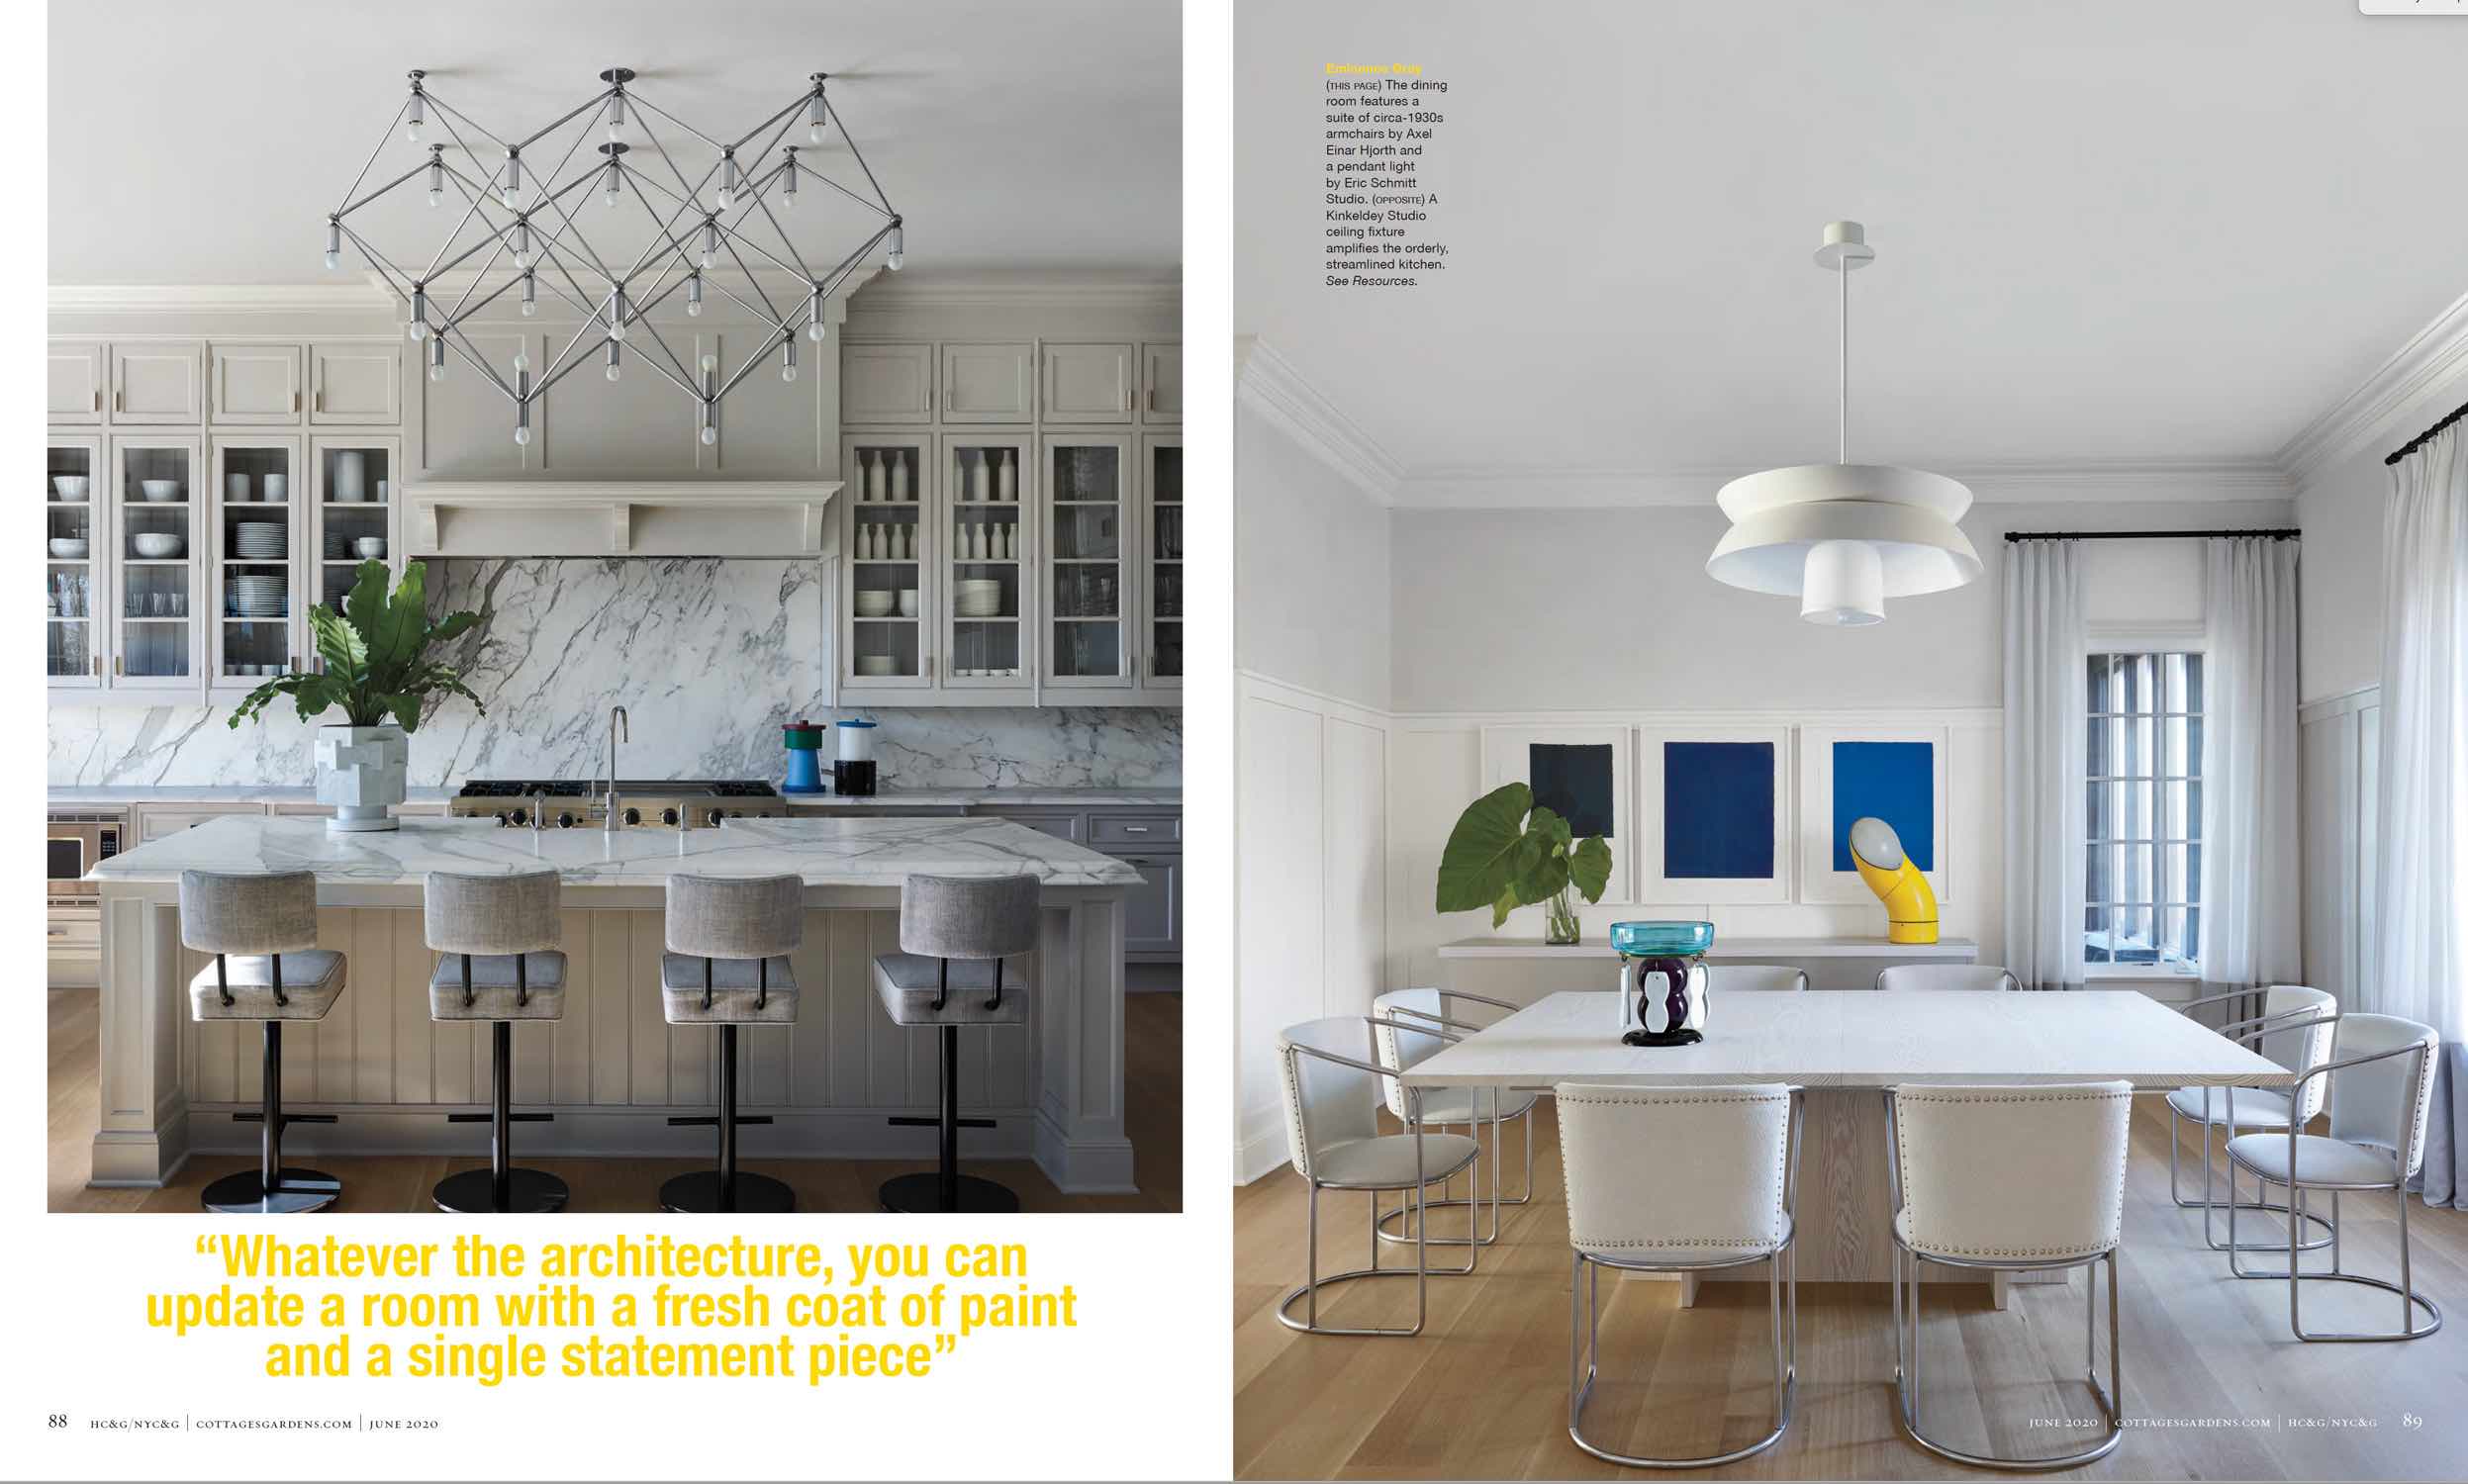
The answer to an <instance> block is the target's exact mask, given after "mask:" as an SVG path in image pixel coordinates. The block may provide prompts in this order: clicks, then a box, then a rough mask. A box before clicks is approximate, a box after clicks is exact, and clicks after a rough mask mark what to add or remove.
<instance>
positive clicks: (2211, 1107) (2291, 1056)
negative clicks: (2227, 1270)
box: [2168, 984, 2339, 1252]
mask: <svg viewBox="0 0 2468 1484" xmlns="http://www.w3.org/2000/svg"><path fill="white" fill-rule="evenodd" d="M2237 1001H2244V1002H2246V1003H2247V1004H2248V1005H2256V1006H2258V1008H2259V1009H2260V1011H2261V1013H2260V1014H2258V1015H2253V1016H2249V1017H2247V1018H2244V1019H2241V1020H2231V1021H2230V1022H2229V1023H2227V1024H2226V1025H2223V1026H2220V1027H2219V1028H2218V1029H2219V1033H2220V1034H2221V1035H2222V1036H2225V1037H2227V1038H2228V1039H2229V1040H2231V1041H2234V1042H2236V1043H2237V1044H2238V1045H2240V1046H2243V1047H2244V1048H2245V1049H2246V1050H2248V1051H2251V1052H2253V1053H2255V1054H2257V1055H2259V1056H2264V1057H2268V1058H2270V1059H2271V1060H2272V1061H2274V1062H2277V1063H2278V1064H2280V1065H2281V1066H2282V1067H2287V1068H2288V1069H2289V1070H2290V1071H2303V1070H2304V1069H2305V1068H2306V1067H2312V1066H2314V1065H2316V1064H2318V1063H2321V1062H2325V1061H2327V1060H2329V1058H2330V1044H2331V1034H2332V1028H2333V1027H2334V1026H2336V1025H2337V1024H2338V1021H2339V1001H2338V1000H2337V999H2335V998H2333V997H2332V996H2331V995H2329V994H2327V993H2326V992H2324V991H2323V990H2320V989H2312V988H2308V987H2307V986H2305V985H2303V984H2272V985H2268V986H2266V987H2264V988H2259V989H2231V990H2230V991H2229V992H2227V993H2226V994H2206V995H2204V996H2203V997H2202V998H2200V999H2195V1000H2188V1001H2187V1002H2186V1003H2184V1004H2183V1005H2181V1006H2179V1007H2178V1008H2179V1010H2180V1011H2181V1012H2182V1013H2183V1014H2184V1015H2185V1017H2186V1018H2187V1019H2189V1020H2193V1021H2196V1022H2200V1021H2201V1019H2202V1017H2201V1016H2200V1015H2198V1014H2196V1013H2195V1012H2196V1011H2198V1010H2200V1009H2202V1008H2203V1007H2205V1006H2207V1005H2232V1004H2234V1003H2235V1002H2237ZM2298 1091H2299V1089H2298V1088H2296V1087H2293V1086H2292V1087H2290V1088H2289V1089H2288V1090H2287V1091H2285V1092H2280V1091H2274V1090H2271V1089H2268V1088H2263V1087H2238V1088H2236V1089H2235V1093H2236V1098H2235V1102H2234V1103H2231V1098H2230V1097H2229V1095H2228V1092H2227V1090H2226V1089H2223V1088H2220V1087H2179V1088H2177V1089H2176V1090H2175V1091H2173V1092H2171V1093H2169V1094H2168V1198H2169V1199H2171V1200H2173V1201H2175V1202H2176V1203H2177V1205H2179V1206H2180V1207H2183V1208H2184V1209H2186V1210H2189V1211H2190V1210H2196V1209H2199V1210H2201V1212H2202V1213H2203V1244H2204V1245H2205V1246H2206V1247H2209V1248H2210V1249H2211V1250H2212V1251H2213V1252H2227V1251H2228V1250H2229V1248H2228V1244H2227V1243H2225V1242H2223V1241H2221V1240H2220V1238H2219V1236H2218V1235H2217V1233H2216V1229H2215V1227H2214V1225H2213V1215H2214V1212H2215V1211H2216V1210H2217V1209H2218V1202H2217V1199H2216V1197H2215V1195H2214V1193H2213V1189H2212V1155H2211V1147H2212V1142H2213V1141H2212V1131H2213V1130H2214V1129H2226V1130H2227V1131H2228V1137H2229V1138H2231V1139H2233V1138H2235V1137H2236V1135H2237V1132H2238V1130H2239V1129H2240V1128H2243V1129H2251V1130H2256V1131H2269V1132H2274V1133H2276V1132H2278V1131H2280V1130H2282V1129H2287V1128H2292V1127H2293V1128H2299V1129H2302V1128H2304V1127H2305V1126H2306V1124H2307V1123H2308V1122H2310V1121H2311V1120H2312V1119H2313V1117H2314V1115H2315V1114H2317V1113H2320V1112H2321V1111H2322V1110H2323V1091H2324V1086H2323V1084H2321V1083H2317V1084H2315V1085H2314V1086H2313V1087H2312V1088H2311V1089H2310V1090H2309V1091H2308V1092H2307V1094H2306V1096H2305V1097H2304V1098H2303V1099H2302V1102H2303V1104H2304V1105H2303V1106H2298V1103H2299V1102H2300V1099H2299V1098H2298V1095H2297V1094H2298ZM2236 1104H2241V1106H2235V1105H2236ZM2232 1106H2235V1111H2236V1119H2237V1122H2236V1123H2235V1124H2233V1125H2231V1123H2230V1122H2229V1114H2230V1110H2231V1107H2232ZM2292 1109H2293V1110H2294V1113H2295V1116H2294V1117H2293V1118H2292V1117H2291V1116H2290V1115H2291V1110H2292ZM2186 1123H2192V1124H2193V1125H2194V1126H2195V1127H2196V1128H2197V1129H2199V1130H2201V1131H2202V1141H2203V1193H2202V1197H2201V1198H2200V1199H2199V1200H2198V1199H2193V1198H2190V1197H2188V1196H2187V1195H2186V1193H2185V1189H2184V1183H2183V1180H2182V1178H2181V1176H2180V1175H2179V1172H2178V1171H2179V1160H2178V1156H2179V1152H2180V1150H2181V1149H2182V1147H2183V1145H2184V1142H2185V1141H2184V1135H2183V1132H2182V1125H2184V1124H2186ZM2266 1195H2267V1192H2265V1191H2262V1190H2259V1189H2258V1190H2256V1191H2255V1192H2254V1199H2252V1200H2251V1201H2246V1202H2242V1203H2241V1204H2242V1205H2243V1206H2244V1208H2245V1209H2246V1210H2247V1211H2267V1212H2270V1213H2272V1214H2273V1215H2279V1216H2285V1215H2288V1214H2290V1213H2289V1209H2288V1207H2286V1206H2283V1205H2280V1204H2279V1203H2277V1202H2275V1201H2271V1200H2269V1199H2267V1198H2266ZM2229 1200H2230V1201H2231V1203H2238V1202H2237V1196H2236V1175H2235V1171H2234V1169H2233V1168H2231V1170H2230V1171H2229ZM2295 1215H2296V1217H2297V1219H2298V1220H2300V1221H2306V1222H2311V1223H2312V1224H2313V1225H2315V1226H2316V1227H2319V1228H2321V1229H2322V1235H2320V1236H2316V1237H2310V1238H2308V1239H2307V1240H2305V1241H2304V1242H2303V1243H2301V1244H2300V1245H2299V1247H2298V1249H2297V1250H2298V1251H2299V1252H2316V1251H2319V1250H2320V1249H2322V1248H2325V1247H2327V1246H2329V1245H2330V1241H2331V1236H2330V1223H2329V1222H2327V1221H2326V1220H2325V1219H2324V1218H2322V1217H2320V1216H2317V1215H2315V1214H2314V1213H2313V1212H2311V1211H2308V1210H2306V1209H2305V1208H2304V1205H2303V1203H2302V1202H2301V1203H2299V1206H2298V1209H2297V1211H2296V1213H2295ZM2231 1240H2233V1239H2231ZM2246 1250H2247V1251H2261V1252H2279V1251H2281V1248H2280V1245H2279V1244H2278V1243H2276V1242H2257V1243H2248V1244H2246Z"/></svg>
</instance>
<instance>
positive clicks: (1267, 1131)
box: [1234, 1107, 1292, 1185]
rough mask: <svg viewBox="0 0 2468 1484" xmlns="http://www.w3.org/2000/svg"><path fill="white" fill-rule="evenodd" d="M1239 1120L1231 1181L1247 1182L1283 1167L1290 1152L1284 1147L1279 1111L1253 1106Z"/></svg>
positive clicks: (1282, 1121) (1282, 1120)
mask: <svg viewBox="0 0 2468 1484" xmlns="http://www.w3.org/2000/svg"><path fill="white" fill-rule="evenodd" d="M1242 1123H1243V1127H1242V1128H1241V1129H1240V1130H1238V1131H1237V1137H1236V1139H1235V1141H1234V1183H1235V1184H1237V1185H1248V1184H1250V1183H1251V1182H1252V1181H1254V1180H1256V1179H1259V1178H1260V1177H1261V1176H1263V1175H1270V1174H1275V1173H1276V1172H1277V1171H1278V1170H1279V1169H1281V1168H1282V1167H1283V1166H1284V1164H1285V1161H1286V1159H1288V1158H1290V1156H1291V1154H1292V1151H1290V1150H1289V1149H1288V1148H1287V1147H1286V1142H1285V1115H1284V1114H1283V1112H1282V1111H1281V1110H1280V1109H1278V1108H1273V1107H1272V1108H1260V1109H1254V1110H1253V1111H1252V1112H1251V1113H1250V1114H1249V1115H1247V1116H1246V1117H1244V1119H1243V1120H1242Z"/></svg>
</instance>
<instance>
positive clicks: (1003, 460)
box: [936, 433, 1037, 691]
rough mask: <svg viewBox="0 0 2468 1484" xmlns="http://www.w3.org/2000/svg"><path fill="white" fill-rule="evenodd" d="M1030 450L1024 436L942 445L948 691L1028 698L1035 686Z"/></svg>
mask: <svg viewBox="0 0 2468 1484" xmlns="http://www.w3.org/2000/svg"><path fill="white" fill-rule="evenodd" d="M1036 457H1037V455H1036V447H1035V445H1034V443H1032V442H1031V441H1030V440H1029V439H1028V438H1027V437H1026V436H1024V435H1022V436H1012V435H1009V434H1001V433H945V434H943V437H942V466H941V469H940V472H939V477H940V479H941V486H940V489H941V492H942V509H943V510H944V511H945V516H944V518H943V520H942V521H941V523H940V525H939V526H938V528H937V530H936V535H937V537H938V538H939V539H940V540H941V541H942V543H943V544H942V553H941V556H942V561H941V566H940V567H939V569H938V570H939V571H940V572H941V573H942V574H943V576H942V580H941V581H940V582H939V583H938V584H937V592H938V593H939V594H940V595H941V597H942V603H941V607H942V609H943V638H942V654H943V659H944V671H943V676H942V683H943V686H944V687H945V688H946V689H952V690H963V691H982V690H999V689H1003V688H1012V689H1023V690H1024V689H1025V688H1027V687H1028V686H1030V685H1032V684H1034V681H1035V676H1036V659H1035V653H1036V634H1035V632H1034V629H1033V626H1032V619H1031V617H1030V614H1031V613H1032V612H1033V611H1034V593H1033V578H1034V574H1035V572H1036V570H1037V567H1036V561H1037V557H1036V542H1037V526H1036V521H1035V520H1034V519H1033V518H1031V517H1030V516H1029V515H1027V514H1026V513H1024V512H1026V511H1032V510H1035V509H1036V492H1035V485H1036V473H1037V470H1036Z"/></svg>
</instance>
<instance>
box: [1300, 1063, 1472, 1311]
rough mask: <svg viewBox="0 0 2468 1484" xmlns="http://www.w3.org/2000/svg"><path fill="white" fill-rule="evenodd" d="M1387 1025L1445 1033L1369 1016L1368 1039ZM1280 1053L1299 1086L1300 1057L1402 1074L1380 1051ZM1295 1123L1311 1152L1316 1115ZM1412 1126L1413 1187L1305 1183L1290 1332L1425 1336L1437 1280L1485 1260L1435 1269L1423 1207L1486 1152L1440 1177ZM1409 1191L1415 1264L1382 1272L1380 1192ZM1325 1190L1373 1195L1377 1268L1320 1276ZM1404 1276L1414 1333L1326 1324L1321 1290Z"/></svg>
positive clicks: (1379, 1074)
mask: <svg viewBox="0 0 2468 1484" xmlns="http://www.w3.org/2000/svg"><path fill="white" fill-rule="evenodd" d="M1381 1024H1386V1025H1388V1026H1389V1027H1390V1028H1391V1029H1400V1030H1408V1031H1412V1032H1414V1033H1416V1034H1418V1035H1434V1034H1442V1033H1438V1032H1434V1031H1432V1030H1430V1029H1428V1028H1426V1027H1424V1026H1419V1025H1414V1026H1408V1025H1405V1024H1403V1023H1402V1022H1399V1021H1390V1020H1386V1019H1385V1018H1384V1017H1382V1016H1377V1015H1366V1016H1364V1017H1363V1026H1364V1033H1365V1036H1366V1038H1367V1039H1368V1038H1369V1037H1370V1036H1371V1035H1372V1034H1374V1033H1375V1032H1376V1027H1378V1026H1379V1025H1381ZM1443 1039H1445V1040H1450V1041H1456V1040H1459V1039H1461V1038H1459V1037H1456V1036H1446V1035H1443ZM1280 1054H1281V1055H1282V1056H1283V1057H1284V1058H1285V1060H1286V1064H1287V1075H1288V1078H1289V1079H1290V1080H1292V1081H1295V1082H1297V1083H1298V1082H1299V1081H1300V1080H1301V1078H1300V1074H1299V1071H1298V1069H1297V1066H1296V1064H1295V1063H1294V1060H1293V1059H1294V1058H1295V1057H1297V1056H1308V1057H1316V1058H1318V1059H1319V1060H1321V1061H1323V1062H1328V1063H1331V1064H1334V1065H1335V1066H1339V1067H1352V1068H1353V1069H1355V1070H1356V1071H1368V1072H1370V1073H1371V1074H1372V1075H1373V1076H1374V1077H1376V1078H1380V1079H1386V1078H1391V1077H1395V1076H1396V1075H1397V1073H1395V1072H1393V1071H1390V1070H1389V1069H1388V1068H1386V1067H1381V1066H1380V1065H1378V1053H1377V1052H1376V1051H1374V1052H1373V1057H1372V1060H1370V1061H1358V1060H1356V1059H1355V1058H1352V1057H1342V1056H1339V1055H1338V1054H1337V1053H1335V1052H1331V1051H1322V1050H1321V1049H1319V1048H1318V1047H1314V1046H1302V1045H1298V1044H1296V1043H1294V1042H1290V1041H1288V1042H1286V1043H1285V1044H1284V1045H1283V1046H1282V1047H1281V1049H1280ZM1404 1091H1405V1098H1406V1106H1407V1107H1409V1108H1418V1107H1419V1106H1420V1104H1421V1101H1422V1089H1420V1088H1418V1087H1406V1088H1405V1089H1404ZM1294 1118H1295V1120H1296V1121H1297V1122H1298V1123H1299V1124H1300V1125H1301V1126H1302V1139H1303V1145H1304V1147H1305V1148H1306V1149H1307V1148H1309V1147H1310V1142H1311V1132H1310V1113H1309V1111H1308V1110H1307V1109H1306V1108H1304V1107H1302V1106H1301V1105H1300V1104H1299V1103H1297V1105H1296V1107H1295V1109H1294ZM1409 1124H1410V1127H1409V1129H1408V1133H1410V1134H1411V1135H1412V1137H1413V1140H1414V1184H1413V1185H1412V1186H1411V1187H1405V1186H1398V1185H1357V1184H1352V1183H1347V1182H1340V1181H1335V1180H1324V1179H1321V1178H1320V1177H1319V1176H1318V1175H1316V1174H1314V1175H1305V1176H1304V1177H1303V1178H1304V1181H1305V1183H1306V1184H1307V1185H1308V1187H1309V1190H1308V1194H1307V1195H1306V1196H1305V1197H1304V1216H1303V1252H1304V1255H1303V1282H1302V1286H1301V1287H1299V1288H1296V1289H1294V1290H1293V1291H1292V1292H1291V1293H1288V1294H1286V1295H1285V1297H1284V1298H1282V1299H1281V1300H1279V1301H1278V1305H1277V1322H1278V1323H1279V1324H1281V1325H1283V1326H1284V1327H1285V1328H1287V1329H1289V1330H1298V1331H1300V1332H1302V1333H1303V1334H1306V1335H1358V1336H1369V1337H1380V1338H1388V1339H1405V1338H1409V1337H1411V1336H1415V1335H1419V1334H1421V1333H1422V1332H1423V1325H1424V1324H1425V1323H1426V1322H1427V1321H1428V1320H1429V1318H1430V1316H1431V1279H1432V1278H1433V1277H1434V1276H1438V1277H1463V1276H1465V1275H1466V1274H1468V1273H1471V1272H1472V1271H1473V1270H1474V1263H1475V1261H1476V1259H1477V1258H1479V1257H1480V1256H1481V1253H1480V1252H1479V1251H1477V1250H1474V1249H1471V1248H1470V1249H1468V1251H1467V1252H1466V1265H1465V1266H1463V1267H1440V1268H1435V1267H1433V1266H1432V1265H1431V1254H1430V1251H1429V1248H1430V1245H1431V1244H1430V1243H1429V1242H1428V1240H1427V1239H1426V1238H1424V1236H1423V1235H1422V1227H1423V1221H1422V1215H1423V1212H1422V1204H1423V1192H1424V1191H1425V1190H1426V1189H1427V1188H1429V1186H1430V1184H1431V1182H1432V1181H1433V1180H1434V1179H1447V1178H1450V1177H1453V1176H1455V1175H1456V1173H1457V1172H1458V1171H1459V1170H1461V1169H1464V1168H1466V1167H1467V1166H1468V1165H1470V1164H1472V1163H1474V1162H1475V1161H1476V1160H1478V1159H1481V1158H1482V1152H1481V1150H1480V1149H1479V1148H1478V1147H1477V1148H1476V1149H1475V1151H1474V1152H1473V1153H1472V1154H1471V1155H1468V1156H1466V1157H1465V1158H1464V1159H1461V1160H1459V1161H1458V1162H1457V1163H1455V1164H1453V1165H1451V1166H1449V1168H1447V1169H1445V1170H1442V1171H1439V1172H1437V1173H1436V1174H1435V1173H1434V1172H1433V1171H1432V1170H1431V1169H1430V1168H1429V1167H1428V1166H1427V1165H1426V1163H1425V1162H1424V1157H1423V1127H1422V1124H1421V1121H1420V1120H1419V1119H1415V1120H1409ZM1406 1188H1411V1190H1412V1191H1413V1195H1414V1212H1415V1222H1414V1227H1415V1238H1414V1265H1413V1266H1412V1267H1382V1266H1380V1265H1379V1192H1381V1191H1383V1190H1402V1189H1406ZM1322 1189H1329V1190H1362V1191H1367V1192H1369V1193H1370V1195H1371V1199H1372V1228H1371V1233H1372V1265H1371V1266H1369V1267H1357V1268H1353V1269H1350V1270H1348V1271H1346V1272H1335V1273H1330V1274H1328V1275H1327V1276H1326V1277H1322V1276H1321V1275H1320V1191H1321V1190H1322ZM1403 1277H1411V1278H1412V1279H1413V1280H1414V1323H1413V1326H1412V1328H1410V1329H1401V1328H1397V1327H1394V1326H1387V1327H1382V1326H1376V1325H1374V1326H1360V1327H1353V1326H1344V1325H1323V1324H1321V1323H1320V1290H1321V1289H1323V1288H1329V1287H1334V1286H1335V1285H1337V1284H1339V1283H1348V1282H1353V1281H1355V1280H1356V1279H1360V1278H1403ZM1296 1299H1303V1300H1304V1301H1305V1302H1304V1306H1303V1315H1304V1317H1303V1318H1302V1319H1301V1320H1299V1321H1298V1320H1296V1319H1295V1318H1294V1317H1293V1313H1292V1310H1293V1306H1294V1300H1296Z"/></svg>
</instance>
